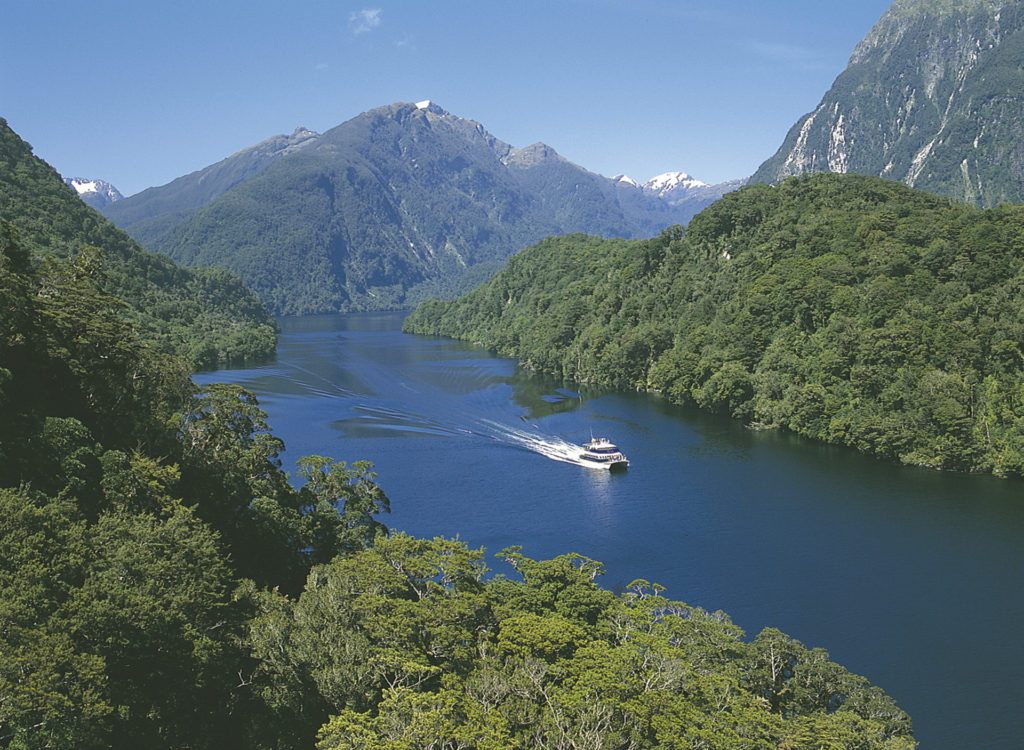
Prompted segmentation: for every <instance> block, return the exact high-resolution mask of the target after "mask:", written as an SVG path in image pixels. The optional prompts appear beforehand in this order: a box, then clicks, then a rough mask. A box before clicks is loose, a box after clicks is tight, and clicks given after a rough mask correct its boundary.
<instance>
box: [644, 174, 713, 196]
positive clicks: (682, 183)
mask: <svg viewBox="0 0 1024 750" xmlns="http://www.w3.org/2000/svg"><path fill="white" fill-rule="evenodd" d="M706 187H710V185H708V183H706V182H702V181H700V180H698V179H695V178H693V177H691V176H690V175H688V174H687V173H686V172H665V173H664V174H660V175H658V176H657V177H652V178H651V179H649V180H648V181H647V182H645V183H644V190H646V191H649V192H651V193H658V194H663V193H668V192H674V191H677V190H697V189H699V188H706Z"/></svg>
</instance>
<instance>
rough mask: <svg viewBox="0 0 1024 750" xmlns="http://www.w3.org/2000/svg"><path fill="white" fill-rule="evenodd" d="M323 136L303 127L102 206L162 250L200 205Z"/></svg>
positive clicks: (146, 242) (144, 241)
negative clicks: (168, 234)
mask: <svg viewBox="0 0 1024 750" xmlns="http://www.w3.org/2000/svg"><path fill="white" fill-rule="evenodd" d="M319 137H320V134H319V133H316V132H314V131H312V130H309V129H307V128H304V127H298V128H296V129H295V131H294V132H293V133H292V134H291V135H275V136H272V137H270V138H267V139H266V140H264V141H260V142H259V143H257V144H256V145H255V146H250V147H249V148H245V149H242V150H241V151H238V152H237V153H234V154H232V155H231V156H228V157H226V158H224V159H221V160H220V161H219V162H217V163H216V164H211V165H210V166H208V167H205V168H204V169H200V170H197V171H195V172H192V173H190V174H187V175H184V176H182V177H178V178H177V179H175V180H173V181H171V182H169V183H168V184H166V185H163V186H161V187H151V188H147V189H146V190H143V191H142V192H140V193H136V194H135V195H132V196H130V197H128V198H124V199H123V200H120V201H118V202H117V204H116V205H115V204H114V203H109V204H106V205H103V206H100V207H98V208H100V209H101V210H102V211H103V214H104V215H105V216H106V217H107V218H108V219H110V220H111V221H113V222H114V223H115V224H117V225H118V226H119V227H121V228H122V229H124V230H125V231H127V232H128V233H129V234H130V235H131V236H132V237H133V238H134V239H135V240H136V241H138V242H139V243H140V244H142V245H143V246H145V247H152V248H154V249H158V248H159V246H160V244H161V242H162V241H163V238H164V237H165V235H166V234H167V232H169V231H170V230H171V229H173V227H175V226H177V225H178V224H179V223H180V222H182V221H184V220H185V219H186V218H188V217H189V216H191V215H192V214H193V213H194V212H195V211H196V210H197V209H199V208H201V207H202V206H205V205H206V204H207V203H209V202H210V201H212V200H215V199H216V198H218V197H220V196H221V195H223V194H224V193H226V192H227V191H228V190H230V189H231V188H233V187H234V186H235V185H238V184H239V183H241V182H244V181H245V180H247V179H249V178H250V177H254V176H255V175H258V174H259V173H260V172H262V171H263V170H264V169H266V168H267V167H268V166H270V164H272V163H273V162H274V161H275V160H277V159H279V158H281V157H282V156H287V155H288V154H293V153H295V152H297V151H299V150H301V149H303V148H305V147H306V146H309V145H311V144H312V143H315V142H316V140H317V139H318V138H319Z"/></svg>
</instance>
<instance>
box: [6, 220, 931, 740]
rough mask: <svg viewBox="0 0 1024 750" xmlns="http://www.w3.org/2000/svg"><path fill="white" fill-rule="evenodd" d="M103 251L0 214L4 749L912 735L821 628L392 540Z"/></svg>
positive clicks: (511, 560) (539, 566)
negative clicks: (154, 310) (186, 350)
mask: <svg viewBox="0 0 1024 750" xmlns="http://www.w3.org/2000/svg"><path fill="white" fill-rule="evenodd" d="M95 261H96V258H95V254H94V253H92V252H89V251H80V252H79V253H77V254H76V255H74V256H73V257H70V258H67V259H60V258H38V257H37V258H35V259H34V258H33V257H32V254H31V253H30V252H29V250H28V248H27V246H26V245H25V244H24V243H23V241H22V240H20V239H19V238H18V236H17V232H16V231H15V230H14V229H13V228H12V227H11V225H10V224H8V223H6V222H5V223H3V224H0V299H2V300H3V304H2V305H0V747H3V748H11V749H12V750H15V749H16V750H36V749H39V750H42V749H43V748H77V749H78V750H92V749H96V750H99V749H100V748H115V749H116V750H137V749H138V748H180V749H181V750H185V749H186V748H187V749H190V750H201V749H206V748H208V749H209V750H226V749H228V748H239V749H241V748H247V749H251V748H257V749H258V748H268V750H269V749H270V748H274V749H275V750H282V749H285V748H296V749H297V750H298V749H299V748H310V747H313V746H314V745H316V746H317V747H319V748H321V749H322V750H334V749H341V748H345V749H349V750H356V749H357V748H359V749H361V750H406V749H408V750H413V749H414V748H425V747H434V748H452V749H454V748H462V749H464V750H473V749H477V750H484V749H487V750H498V749H499V748H501V749H503V750H504V749H505V748H521V749H522V750H526V749H527V748H535V747H550V748H572V747H593V748H638V749H639V748H649V749H650V750H655V748H658V749H664V748H694V747H706V748H764V749H765V750H768V749H769V748H780V747H787V748H807V749H808V750H810V749H811V748H822V747H857V748H865V749H868V750H900V749H903V748H910V747H913V745H914V742H913V739H912V734H911V724H910V720H909V718H908V717H907V716H906V714H905V713H903V712H902V711H901V710H900V709H899V708H897V707H896V706H895V705H894V703H893V701H892V700H891V699H890V698H888V697H887V696H886V695H885V694H884V693H883V692H882V691H881V690H879V689H878V688H875V687H872V686H871V685H869V684H868V683H867V681H866V680H864V679H863V678H861V677H858V676H856V675H853V674H850V673H849V672H847V670H845V669H844V668H843V667H841V666H839V665H837V664H835V663H833V662H832V661H831V660H830V659H829V657H828V654H827V653H826V652H825V651H823V650H821V649H807V648H805V647H804V646H803V645H802V644H800V643H799V642H797V641H795V640H793V639H791V638H789V637H787V636H785V635H784V634H782V633H779V632H778V631H776V630H772V629H767V630H765V631H763V632H762V633H761V634H759V635H758V636H757V637H756V638H754V639H753V640H750V641H748V640H745V639H743V638H742V633H741V632H740V631H739V630H738V629H737V628H736V627H735V626H733V625H732V624H731V623H730V622H729V620H728V618H727V617H726V616H725V615H723V614H722V613H708V612H704V611H701V610H698V609H693V608H690V607H688V606H686V605H684V604H681V603H678V602H672V601H669V600H667V599H666V598H664V596H663V591H662V590H661V589H660V587H658V586H656V585H652V584H649V583H647V582H646V581H637V582H635V583H634V584H632V585H631V586H630V590H629V591H627V592H626V593H624V594H622V595H618V596H617V595H614V594H612V593H610V592H608V591H605V590H603V589H601V588H600V587H599V586H598V585H597V584H596V583H595V579H596V578H597V576H598V575H599V574H600V572H601V567H600V565H599V564H598V563H596V562H594V561H591V560H588V559H585V558H581V557H579V556H574V555H566V556H563V557H559V558H556V559H554V560H550V561H535V560H532V559H530V558H528V557H526V556H525V555H523V554H522V552H521V550H519V549H518V548H513V549H509V550H506V551H505V553H504V554H503V555H502V557H503V560H504V562H503V566H505V567H504V569H505V571H506V572H507V573H508V576H507V577H506V576H496V577H485V572H486V569H485V566H484V563H483V559H484V558H483V552H482V551H478V550H472V549H470V548H468V547H467V546H466V545H465V544H464V543H462V542H459V541H449V540H443V539H435V540H431V541H428V540H418V539H414V538H411V537H409V536H406V535H403V534H394V535H391V536H387V535H386V529H385V527H384V526H383V524H382V523H381V522H380V520H379V515H380V514H381V513H382V512H386V511H387V510H389V503H388V499H387V497H386V496H385V495H384V494H383V492H382V491H381V490H380V488H379V487H378V486H377V485H376V483H375V482H374V475H373V473H372V471H371V467H370V466H369V465H368V464H366V463H361V462H356V463H353V464H351V465H346V464H344V463H341V462H334V461H332V460H331V459H328V458H322V457H309V458H306V459H304V460H303V461H301V462H300V468H299V474H300V476H299V477H298V479H299V481H303V482H304V485H303V487H302V488H301V489H294V488H293V486H292V485H291V484H290V482H289V478H288V477H287V476H286V475H285V474H284V473H283V472H282V471H281V468H280V463H279V461H278V455H279V453H280V451H281V449H282V447H283V446H282V444H281V442H280V441H279V440H278V439H276V438H275V437H274V436H273V435H272V434H271V433H270V432H269V431H268V429H267V425H266V423H265V415H264V414H263V412H262V411H261V410H260V409H259V406H258V405H257V404H256V402H255V400H254V399H253V397H252V396H251V395H250V394H248V393H246V392H245V391H243V390H242V389H240V388H238V387H233V386H224V385H213V386H210V387H209V388H207V389H205V390H204V391H202V392H196V390H195V387H194V385H193V384H192V382H191V380H190V378H189V366H188V364H187V363H186V362H185V361H184V360H181V359H179V358H176V357H173V356H171V355H168V354H166V353H164V352H161V351H159V350H158V349H157V348H155V347H152V346H146V345H143V338H144V337H145V336H147V335H149V334H144V333H141V332H140V331H139V330H138V329H137V328H136V327H135V325H134V323H133V322H132V321H133V320H134V319H135V318H136V317H137V315H136V314H134V313H133V312H132V311H131V309H130V308H127V307H126V306H125V305H123V304H122V303H121V302H120V301H118V300H117V299H116V298H115V297H113V296H111V295H110V294H109V293H108V292H107V291H106V289H107V287H108V284H107V282H105V281H104V279H103V278H102V274H101V273H100V272H99V271H98V269H97V264H96V262H95Z"/></svg>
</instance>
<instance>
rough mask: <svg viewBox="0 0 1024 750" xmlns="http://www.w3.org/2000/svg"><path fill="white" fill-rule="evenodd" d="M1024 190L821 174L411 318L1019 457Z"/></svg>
mask: <svg viewBox="0 0 1024 750" xmlns="http://www.w3.org/2000/svg"><path fill="white" fill-rule="evenodd" d="M1022 287H1024V207H1021V206H1014V205H1001V206H999V207H997V208H993V209H989V210H979V209H976V208H973V207H969V206H966V205H963V204H960V203H956V202H954V201H951V200H949V199H945V198H940V197H937V196H933V195H930V194H927V193H924V192H920V191H915V190H912V189H910V188H906V187H904V186H902V185H900V184H898V183H894V182H889V181H885V180H881V179H878V178H872V177H863V176H858V175H838V174H816V175H809V176H804V177H798V178H790V179H787V180H785V181H783V182H782V183H780V184H779V185H777V186H775V187H769V186H767V185H750V186H747V187H745V188H741V189H740V190H738V191H736V192H734V193H731V194H729V195H726V196H725V197H724V198H722V199H721V200H719V201H718V202H717V203H715V204H714V205H712V206H711V207H709V208H708V209H706V210H705V211H704V212H703V213H701V214H700V215H698V216H697V217H695V218H694V219H693V221H692V222H691V223H690V224H689V226H688V227H687V228H685V229H684V228H682V227H675V228H671V229H669V230H667V231H665V232H664V233H662V234H661V235H660V236H659V237H656V238H654V239H651V240H636V241H624V240H602V239H597V238H593V237H587V236H582V235H571V236H565V237H556V238H551V239H548V240H546V241H544V242H542V243H540V244H539V245H536V246H534V247H532V248H529V249H527V250H524V251H521V252H520V253H518V254H517V255H516V256H514V257H513V258H512V259H511V261H510V262H509V264H508V267H507V268H506V269H505V270H504V271H503V272H501V273H499V274H498V275H497V276H495V277H494V279H492V280H491V281H490V282H489V283H488V284H485V285H483V286H481V287H479V288H478V289H476V290H475V291H474V292H472V293H470V294H468V295H466V296H464V297H462V298H460V299H458V300H455V301H451V302H441V301H437V300H431V301H428V302H425V303H423V304H422V305H420V307H419V308H418V309H417V310H416V311H415V313H414V314H413V315H412V316H410V318H409V319H408V320H407V322H406V325H405V330H406V331H409V332H415V333H421V334H438V335H444V336H451V337H455V338H460V339H465V340H469V341H473V342H477V343H480V344H482V345H484V346H487V347H489V348H492V349H493V350H495V351H496V352H498V353H500V354H502V355H505V356H510V357H515V358H517V359H519V360H520V361H522V362H523V363H525V364H526V365H527V366H529V367H531V368H534V369H536V370H540V371H544V372H549V373H553V374H556V375H559V376H562V377H565V378H568V379H573V380H576V381H581V382H589V383H599V384H605V385H610V386H614V387H618V388H628V389H640V390H645V389H646V390H655V391H660V392H662V393H663V394H665V396H666V397H667V398H669V399H670V400H672V401H674V402H676V403H681V404H695V405H697V406H700V407H703V408H705V409H709V410H711V411H715V412H721V413H725V414H730V415H732V416H733V417H736V418H737V419H742V420H744V421H745V422H747V423H750V424H752V425H754V426H759V427H777V428H784V429H787V430H791V431H792V432H795V433H797V434H799V435H804V436H807V437H811V438H815V439H818V440H824V441H826V442H829V443H833V444H838V445H846V446H851V447H854V448H856V449H858V450H860V451H864V452H867V453H871V454H875V455H877V456H880V457H884V458H887V459H891V460H895V461H902V462H904V463H908V464H914V465H920V466H927V467H934V468H941V469H951V470H958V471H970V472H991V473H993V474H996V475H998V476H1010V475H1013V476H1020V475H1022V474H1024V349H1022V345H1024V288H1022Z"/></svg>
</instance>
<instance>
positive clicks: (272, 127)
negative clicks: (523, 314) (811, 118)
mask: <svg viewBox="0 0 1024 750" xmlns="http://www.w3.org/2000/svg"><path fill="white" fill-rule="evenodd" d="M888 6H889V0H854V1H853V2H850V1H849V0H776V1H775V2H770V1H769V0H703V1H702V2H691V1H690V0H521V1H520V2H517V3H512V2H491V1H490V0H434V1H433V2H430V0H359V1H355V2H349V1H347V0H344V1H343V0H334V1H333V2H322V1H320V0H307V1H306V2H268V1H264V0H246V1H245V2H239V1H237V0H204V1H203V2H193V1H192V0H172V1H170V2H168V1H167V0H160V1H154V0H131V1H121V0H116V1H115V0H85V1H82V0H58V1H54V0H32V1H31V2H15V1H14V0H3V2H2V9H3V15H2V17H3V21H2V23H3V27H4V34H3V42H2V43H0V117H4V118H6V119H7V121H8V123H9V124H10V126H11V127H12V128H14V130H15V131H16V132H17V133H18V134H19V135H20V136H21V137H22V138H24V139H25V140H27V141H28V142H29V143H31V144H32V146H33V147H34V149H35V153H36V154H37V155H38V156H40V157H42V158H43V159H45V160H46V161H48V162H49V163H50V164H51V165H53V166H54V167H55V168H56V169H57V170H58V171H59V172H61V173H62V174H63V175H65V176H67V177H74V176H81V177H88V178H100V179H106V180H108V181H110V182H112V183H113V184H114V185H115V186H116V187H118V188H119V189H120V190H121V191H122V192H123V193H125V194H126V195H130V194H132V193H135V192H138V191H139V190H142V189H144V188H146V187H149V186H151V185H162V184H164V183H166V182H169V181H170V180H172V179H174V178H175V177H178V176H180V175H182V174H186V173H188V172H191V171H193V170H196V169H201V168H202V167H204V166H206V165H208V164H212V163H214V162H216V161H218V160H220V159H222V158H224V157H225V156H228V155H229V154H231V153H234V152H235V151H238V150H240V149H242V148H245V147H247V146H250V145H253V144H254V143H256V142H258V141H261V140H263V139H264V138H267V137H269V136H271V135H274V134H276V133H282V132H289V133H290V132H291V131H292V130H294V129H295V127H296V126H298V125H302V126H305V127H308V128H311V129H313V130H318V131H321V132H322V131H325V130H328V129H330V128H332V127H334V126H335V125H338V124H340V123H342V122H344V121H345V120H348V119H350V118H352V117H354V116H356V115H357V114H359V113H360V112H363V111H365V110H367V109H371V108H373V107H376V106H380V105H384V104H390V103H393V102H396V101H419V100H422V99H432V100H433V101H435V102H437V103H438V104H440V105H441V106H442V107H444V108H445V109H447V110H448V111H450V112H452V113H453V114H456V115H459V116H461V117H466V118H469V119H473V120H476V121H478V122H480V123H482V124H483V125H484V127H486V128H487V129H488V130H489V131H490V132H491V133H493V134H494V135H495V136H497V137H498V138H501V139H502V140H505V141H507V142H509V143H511V144H512V145H513V146H520V147H522V146H527V145H530V144H532V143H535V142H537V141H543V142H545V143H547V144H548V145H550V146H552V147H553V148H555V149H556V150H557V151H558V152H559V153H561V154H562V155H563V156H565V157H566V158H568V159H570V160H571V161H574V162H576V163H577V164H580V165H581V166H583V167H585V168H587V169H589V170H591V171H594V172H599V173H601V174H604V175H607V176H612V175H615V174H618V173H626V174H628V175H630V176H631V177H633V178H635V179H637V180H647V179H649V178H651V177H653V176H655V175H656V174H659V173H661V172H666V171H670V170H683V171H687V172H689V173H691V174H692V175H694V176H695V177H698V178H700V179H703V180H705V181H708V182H720V181H723V180H726V179H730V178H734V177H746V176H748V175H750V174H751V173H752V172H753V171H754V170H755V169H756V168H757V167H758V165H759V164H760V163H761V162H762V161H763V160H764V159H766V158H767V157H769V156H770V155H771V154H772V153H774V151H775V150H776V149H777V148H778V146H779V145H780V144H781V142H782V139H783V137H784V136H785V134H786V131H787V130H788V128H789V127H790V126H791V125H792V124H793V123H794V122H795V121H796V120H797V118H799V117H800V116H801V115H803V114H805V113H806V112H808V111H810V110H812V109H813V108H814V107H815V106H816V105H817V103H818V101H819V100H820V99H821V97H822V95H823V94H824V93H825V91H826V90H827V89H828V87H829V86H830V85H831V83H832V81H833V80H834V79H835V77H836V76H837V75H838V74H839V73H840V72H842V70H843V68H844V67H845V65H846V61H847V59H848V58H849V56H850V53H851V52H852V51H853V48H854V46H855V45H856V44H857V42H858V41H859V40H860V39H861V38H862V37H863V36H864V35H865V34H866V33H867V32H868V31H869V30H870V29H871V27H872V26H873V25H874V23H875V22H876V21H877V20H878V19H879V18H880V17H881V15H882V14H883V13H884V12H885V10H886V9H887V8H888Z"/></svg>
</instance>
